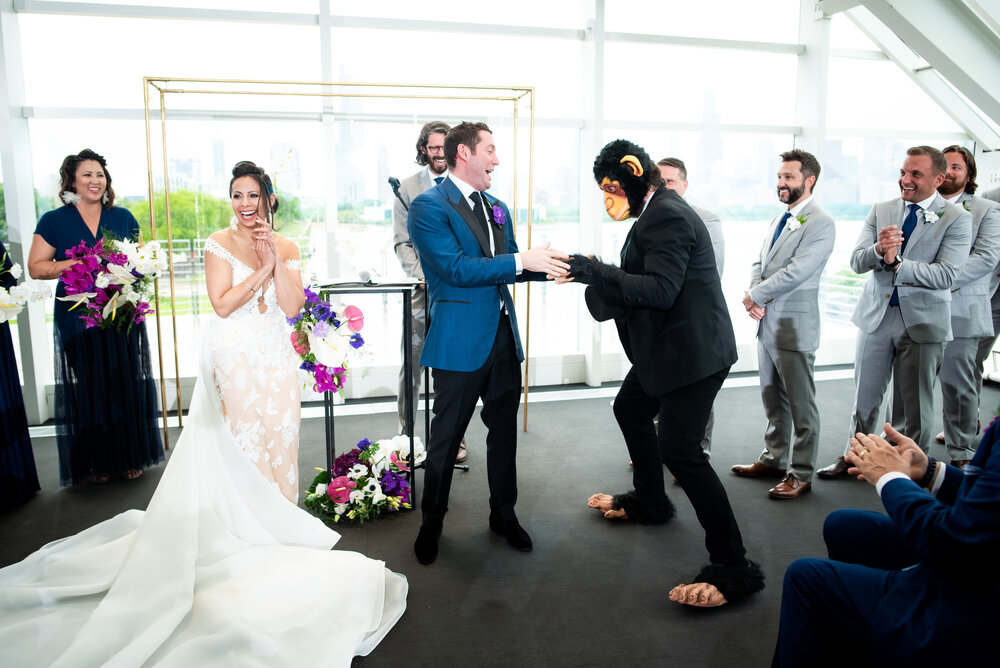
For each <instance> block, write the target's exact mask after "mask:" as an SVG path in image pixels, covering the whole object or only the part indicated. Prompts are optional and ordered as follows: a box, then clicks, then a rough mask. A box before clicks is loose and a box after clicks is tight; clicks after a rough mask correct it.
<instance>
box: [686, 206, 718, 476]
mask: <svg viewBox="0 0 1000 668" xmlns="http://www.w3.org/2000/svg"><path fill="white" fill-rule="evenodd" d="M689 204H690V202H689ZM690 206H691V208H692V209H694V212H695V213H696V214H698V217H699V218H701V222H703V223H705V227H706V228H707V229H708V236H709V237H710V238H711V239H712V250H713V251H715V268H716V270H717V271H718V272H719V278H720V279H721V278H722V268H723V267H724V266H725V264H726V239H725V237H724V236H723V235H722V221H721V220H719V216H718V215H716V214H714V213H712V212H711V211H709V210H708V209H703V208H701V207H700V206H695V205H694V204H691V205H690ZM714 430H715V408H714V407H713V408H712V411H711V412H710V413H709V414H708V424H707V425H705V436H704V437H703V438H702V439H701V449H702V451H703V452H704V453H705V454H706V455H707V456H709V457H711V456H712V432H713V431H714Z"/></svg>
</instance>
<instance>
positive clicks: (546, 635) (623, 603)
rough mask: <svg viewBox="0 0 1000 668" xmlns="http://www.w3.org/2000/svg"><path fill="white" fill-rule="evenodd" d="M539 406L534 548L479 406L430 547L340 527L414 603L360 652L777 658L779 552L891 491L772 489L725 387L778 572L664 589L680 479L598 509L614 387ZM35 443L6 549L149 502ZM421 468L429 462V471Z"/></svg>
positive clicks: (524, 500) (843, 420)
mask: <svg viewBox="0 0 1000 668" xmlns="http://www.w3.org/2000/svg"><path fill="white" fill-rule="evenodd" d="M852 391H853V382H852V381H850V380H833V381H824V382H820V383H818V384H817V392H818V398H819V405H820V412H821V416H822V425H823V427H822V436H821V448H820V454H819V464H820V465H825V464H827V463H829V462H830V461H832V460H833V459H834V458H835V457H836V456H837V455H839V454H840V453H841V452H842V449H843V446H844V444H845V439H846V436H847V434H846V432H847V429H848V416H849V413H850V408H851V402H852V398H853V397H852ZM998 402H1000V391H998V390H997V389H995V388H993V387H987V389H986V391H985V396H984V398H983V402H982V407H983V410H982V414H983V424H984V426H985V424H986V423H987V422H988V420H989V419H991V418H992V415H993V412H994V410H993V409H994V407H996V406H997V404H998ZM529 410H530V425H529V431H528V432H527V433H522V434H520V436H519V450H518V473H519V493H520V496H519V501H518V515H519V518H520V520H521V523H522V525H523V526H524V527H525V528H526V529H527V530H528V531H529V532H530V533H531V535H532V538H533V540H534V543H535V549H534V551H533V552H531V553H521V552H517V551H515V550H513V549H511V548H510V547H509V546H507V544H506V543H505V542H504V541H503V539H502V538H501V537H499V536H497V535H496V534H493V533H491V532H490V531H489V528H488V526H487V517H488V514H489V507H488V503H487V491H486V471H485V446H484V439H485V429H484V427H483V425H482V423H481V422H480V421H479V420H478V418H475V419H474V421H473V423H472V424H471V425H470V428H469V430H468V432H467V437H468V442H469V446H470V447H469V449H470V456H469V460H468V464H469V465H470V471H468V472H460V471H456V473H455V482H454V485H453V488H452V495H451V503H450V511H449V514H448V516H447V518H446V520H445V529H444V535H443V537H442V540H441V554H440V557H439V558H438V560H437V562H435V563H434V564H433V565H431V566H421V565H420V564H418V563H417V561H416V559H415V558H414V556H413V540H414V538H415V536H416V533H417V529H418V528H419V524H420V517H419V512H403V513H399V514H395V515H391V516H386V517H384V518H380V519H378V520H375V521H374V522H371V523H370V524H366V525H364V526H360V527H355V526H343V527H338V531H339V532H340V533H341V534H342V538H341V540H340V542H339V543H338V545H337V546H336V548H335V549H340V550H354V551H358V552H361V553H363V554H365V555H367V556H369V557H372V558H375V559H381V560H384V561H385V562H386V564H387V566H388V567H389V568H391V569H392V570H394V571H397V572H400V573H403V574H405V575H406V576H407V578H408V579H409V585H410V591H409V597H408V608H407V611H406V613H405V615H404V616H403V618H402V619H401V620H400V622H399V623H398V625H397V626H396V627H395V628H394V629H393V630H392V631H391V632H390V633H389V635H388V636H387V637H386V639H385V640H384V641H383V642H382V644H381V645H379V646H378V647H377V648H376V649H375V650H374V651H373V652H372V654H371V655H369V656H368V657H359V658H356V659H355V661H354V665H356V666H371V667H373V668H374V667H380V666H387V667H391V668H397V667H398V666H608V665H616V666H617V665H622V666H663V665H676V664H683V665H685V666H747V667H754V666H767V665H769V663H770V657H771V653H772V651H773V647H774V642H775V638H776V636H777V626H778V609H779V603H780V597H781V581H782V574H783V573H784V570H785V568H786V566H787V565H788V564H789V563H790V562H791V561H792V560H794V559H796V558H798V557H803V556H825V550H824V547H823V541H822V535H821V528H822V522H823V518H824V517H825V516H826V515H827V514H828V513H829V512H830V511H832V510H834V509H837V508H841V507H855V508H868V509H875V510H877V509H880V508H881V506H880V504H879V501H878V498H877V496H876V495H875V492H874V489H873V488H872V487H871V486H869V485H867V484H865V483H861V482H857V481H854V480H846V479H845V480H840V481H823V480H818V481H817V482H816V483H814V485H813V491H812V493H811V494H808V495H806V496H803V497H802V498H800V499H797V500H795V501H775V500H772V499H769V498H768V497H767V495H766V491H767V488H768V487H769V486H770V485H771V484H772V483H773V481H771V480H745V479H741V478H737V477H735V476H734V475H733V474H731V473H730V472H729V467H730V466H731V465H732V464H737V463H750V462H752V461H754V459H755V458H756V457H757V455H758V454H759V453H760V450H761V447H762V438H761V436H762V433H763V430H764V426H765V419H764V416H763V411H762V408H761V405H760V396H759V391H758V389H757V388H756V386H750V387H740V388H732V389H728V388H727V389H723V391H722V392H721V393H720V394H719V397H718V399H717V401H716V406H715V414H716V422H715V439H714V445H713V456H712V462H713V465H714V466H715V468H716V470H717V471H718V473H719V476H720V477H721V478H722V480H723V482H724V484H725V486H726V489H727V490H728V494H729V497H730V500H731V502H732V505H733V508H734V510H735V512H736V517H737V520H738V521H739V523H740V527H741V530H742V532H743V537H744V541H745V543H746V546H747V550H748V555H749V556H750V558H752V559H754V560H756V561H759V562H760V563H761V565H762V567H763V569H764V571H765V573H766V576H767V587H766V588H765V589H764V591H763V592H761V593H760V594H758V595H756V596H755V597H753V598H752V599H751V600H749V601H747V602H744V603H741V604H734V605H729V606H725V607H723V608H718V609H713V610H698V609H691V608H686V607H683V606H680V605H676V604H673V603H671V602H670V601H669V600H668V599H667V592H668V591H669V590H670V588H671V587H672V586H674V585H675V584H678V583H683V582H689V581H690V580H691V578H692V576H694V575H695V574H696V573H697V572H698V570H699V569H700V568H701V566H702V565H704V564H705V563H706V559H707V553H706V551H705V548H704V543H703V541H704V535H703V533H702V530H701V527H700V526H699V524H698V522H697V519H696V517H695V515H694V512H693V510H692V508H691V506H690V504H689V503H688V502H687V498H686V497H685V496H684V494H683V492H682V491H681V490H680V488H679V487H677V486H676V485H670V483H669V480H670V478H669V476H668V477H667V481H668V493H670V495H671V498H672V499H673V501H674V503H675V504H676V505H677V516H676V517H675V518H674V519H673V520H672V521H671V522H669V523H668V524H666V525H663V526H656V527H643V526H637V525H632V524H628V523H613V522H609V521H607V520H604V519H603V518H601V516H600V515H599V514H598V513H597V512H595V511H593V510H591V509H589V508H587V507H586V500H587V497H588V496H589V495H590V494H592V493H594V492H598V491H605V492H610V493H614V492H620V491H625V490H627V489H629V488H630V486H631V485H630V482H631V473H630V469H629V467H628V455H627V453H626V451H625V447H624V444H623V442H622V439H621V435H620V432H619V431H618V428H617V425H616V424H615V422H614V417H613V415H612V412H611V407H610V405H609V400H608V399H603V398H602V399H581V400H569V401H557V402H551V403H538V404H532V405H531V406H530V409H529ZM395 422H396V421H395V415H394V414H388V413H382V414H373V415H361V416H354V417H338V418H337V430H336V433H337V439H338V444H337V449H338V452H343V450H344V449H345V448H350V447H353V445H354V443H355V442H356V441H357V440H359V439H361V438H362V437H366V436H367V437H369V438H371V439H372V440H375V439H377V438H382V437H385V436H390V435H392V434H393V433H394V430H395ZM938 423H940V418H938ZM418 424H420V425H423V418H422V413H421V417H420V418H419V419H418ZM938 426H940V425H939V424H938ZM323 430H324V427H323V422H322V420H319V419H309V420H305V421H304V422H303V427H302V436H301V449H300V455H299V462H300V468H301V469H302V471H303V476H302V477H303V479H304V480H303V482H304V484H306V485H307V484H308V482H309V481H310V480H311V477H312V476H311V475H309V473H311V467H313V466H323V464H324V462H325V456H324V453H323V440H324V439H323ZM418 433H422V428H421V429H418ZM176 436H177V434H176V432H175V433H174V434H173V435H172V438H173V439H174V440H176ZM33 445H34V449H35V455H36V460H37V464H38V468H39V474H40V478H41V482H42V488H43V489H42V491H41V492H40V493H39V494H38V495H36V497H35V498H33V499H32V500H31V501H29V502H28V503H27V504H25V505H24V506H22V507H20V508H17V509H14V510H10V511H6V512H4V513H2V514H0V536H3V540H2V541H0V566H3V565H7V564H10V563H13V562H15V561H17V560H19V559H21V558H23V557H24V556H26V555H27V554H29V553H31V552H32V551H34V550H36V549H38V548H39V547H41V546H42V545H43V544H45V543H46V542H48V541H51V540H54V539H57V538H61V537H63V536H67V535H70V534H73V533H75V532H77V531H79V530H81V529H83V528H85V527H87V526H90V525H92V524H94V523H96V522H98V521H101V520H104V519H106V518H108V517H111V516H113V515H114V514H116V513H118V512H121V511H123V510H126V509H129V508H143V507H145V505H146V503H148V501H149V498H150V497H151V495H152V493H153V490H154V489H155V487H156V483H157V481H158V479H159V477H160V475H161V474H162V469H163V467H162V466H160V467H157V468H154V469H153V470H151V471H147V473H146V475H144V476H143V477H142V478H140V479H139V480H136V481H123V480H114V481H112V482H110V483H109V484H107V485H93V484H84V485H78V486H76V487H73V488H59V487H58V478H57V458H56V452H55V442H54V439H52V438H39V439H35V442H34V444H33ZM932 454H933V455H935V456H938V457H941V458H944V457H946V454H945V452H944V449H943V447H942V446H937V445H935V446H934V448H933V450H932ZM419 481H420V474H419V473H418V488H419ZM345 577H350V575H349V574H345ZM330 595H331V596H336V595H337V592H335V591H331V592H330ZM330 623H331V624H336V621H335V620H331V622H330Z"/></svg>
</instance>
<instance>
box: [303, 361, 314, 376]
mask: <svg viewBox="0 0 1000 668" xmlns="http://www.w3.org/2000/svg"><path fill="white" fill-rule="evenodd" d="M299 368H300V369H302V370H303V371H308V372H309V373H312V372H313V369H315V368H316V363H315V362H310V361H308V360H306V361H305V362H303V363H302V364H300V365H299Z"/></svg>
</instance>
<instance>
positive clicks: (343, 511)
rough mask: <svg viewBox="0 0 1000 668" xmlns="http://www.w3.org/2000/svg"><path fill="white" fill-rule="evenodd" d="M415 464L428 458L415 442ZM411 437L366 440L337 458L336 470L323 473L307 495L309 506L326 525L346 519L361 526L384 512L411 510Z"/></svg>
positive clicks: (418, 442) (417, 441)
mask: <svg viewBox="0 0 1000 668" xmlns="http://www.w3.org/2000/svg"><path fill="white" fill-rule="evenodd" d="M413 443H414V447H413V449H414V458H413V461H414V463H415V464H419V463H421V462H422V461H423V460H424V459H425V458H426V456H427V453H426V452H425V451H424V448H423V445H422V444H421V443H420V439H416V438H415V439H414V441H413ZM409 455H410V437H409V436H397V437H395V438H386V439H382V440H381V441H376V442H375V443H372V442H371V441H369V440H368V439H367V438H365V439H362V440H361V441H360V442H359V443H358V445H357V447H356V448H354V449H353V450H351V451H350V452H345V453H344V454H342V455H340V456H339V457H337V459H336V460H335V461H334V463H333V470H332V471H326V470H322V471H320V473H319V475H317V476H316V478H315V479H314V480H313V481H312V484H311V485H310V486H309V491H308V492H307V493H306V498H305V505H306V508H308V509H309V510H311V511H312V512H313V514H315V515H316V516H317V517H319V518H320V519H322V520H323V521H324V522H339V521H340V520H341V519H342V518H344V519H346V520H347V521H350V522H357V523H358V524H361V523H363V522H365V520H370V519H372V518H374V517H377V516H378V515H380V514H381V513H383V512H387V513H393V512H396V511H398V510H399V509H400V508H410V507H411V506H410V484H409V483H408V482H407V480H406V474H407V473H408V472H409V471H410V468H409V466H408V464H407V459H408V458H409Z"/></svg>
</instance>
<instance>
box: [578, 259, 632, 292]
mask: <svg viewBox="0 0 1000 668" xmlns="http://www.w3.org/2000/svg"><path fill="white" fill-rule="evenodd" d="M568 276H569V277H570V278H572V279H573V280H575V281H576V282H578V283H583V284H584V285H596V286H598V287H605V288H621V284H622V279H623V278H624V277H625V272H624V271H622V270H621V269H619V268H618V267H616V266H614V265H613V264H607V263H605V262H601V261H600V260H598V259H597V258H592V257H588V256H586V255H576V254H574V255H570V256H569V274H568Z"/></svg>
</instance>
